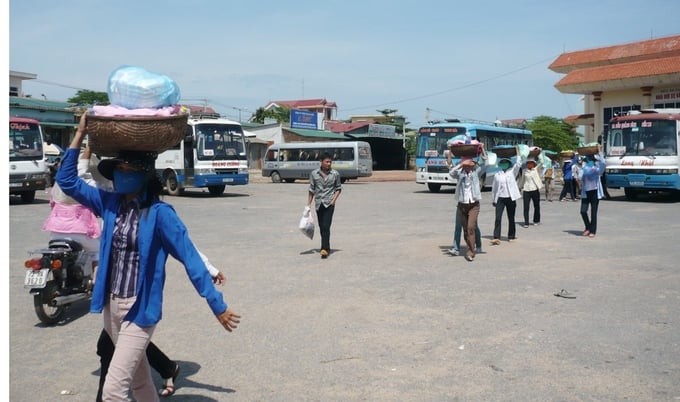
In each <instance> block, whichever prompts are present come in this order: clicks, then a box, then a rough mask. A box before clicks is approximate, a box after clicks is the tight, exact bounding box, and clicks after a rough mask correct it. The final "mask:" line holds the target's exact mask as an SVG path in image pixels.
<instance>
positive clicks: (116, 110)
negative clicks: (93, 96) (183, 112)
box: [92, 105, 180, 116]
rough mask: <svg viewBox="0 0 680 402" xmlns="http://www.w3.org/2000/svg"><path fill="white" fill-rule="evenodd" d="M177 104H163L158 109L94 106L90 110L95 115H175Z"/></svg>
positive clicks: (177, 109)
mask: <svg viewBox="0 0 680 402" xmlns="http://www.w3.org/2000/svg"><path fill="white" fill-rule="evenodd" d="M179 110H180V108H179V106H178V105H175V106H165V107H162V108H160V109H147V108H145V109H128V108H124V107H122V106H117V105H107V106H94V107H92V111H93V112H94V114H95V115H97V116H175V115H177V114H178V113H179Z"/></svg>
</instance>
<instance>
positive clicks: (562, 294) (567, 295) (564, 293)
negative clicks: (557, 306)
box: [553, 289, 576, 299]
mask: <svg viewBox="0 0 680 402" xmlns="http://www.w3.org/2000/svg"><path fill="white" fill-rule="evenodd" d="M553 294H554V295H555V296H557V297H564V298H565V299H575V298H576V296H574V295H572V294H571V293H569V292H567V291H566V290H564V289H562V290H560V291H559V292H557V293H553Z"/></svg>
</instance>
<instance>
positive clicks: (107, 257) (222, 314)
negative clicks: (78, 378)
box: [57, 113, 241, 401]
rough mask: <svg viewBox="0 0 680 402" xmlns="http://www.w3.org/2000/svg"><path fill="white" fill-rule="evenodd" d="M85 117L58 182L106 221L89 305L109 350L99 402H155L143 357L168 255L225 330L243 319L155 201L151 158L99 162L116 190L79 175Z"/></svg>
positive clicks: (135, 155) (130, 155)
mask: <svg viewBox="0 0 680 402" xmlns="http://www.w3.org/2000/svg"><path fill="white" fill-rule="evenodd" d="M86 116H87V114H86V113H83V115H82V116H81V119H80V123H79V125H78V129H77V130H76V133H75V136H74V137H73V140H72V142H71V144H70V147H69V149H68V150H67V151H66V153H65V155H64V159H63V161H62V167H61V169H59V172H58V173H57V183H58V184H59V186H60V187H61V189H62V190H63V191H64V193H65V194H66V195H68V196H70V197H73V198H74V199H75V200H76V201H78V202H79V203H81V204H82V205H84V206H86V207H88V208H90V209H91V210H92V211H93V212H95V213H96V214H97V215H98V216H101V217H102V218H103V221H104V224H103V229H102V241H101V242H100V253H99V254H100V264H99V267H98V269H97V274H96V281H95V284H94V290H93V292H92V299H91V302H90V312H93V313H102V312H103V318H104V328H105V330H106V332H107V333H108V335H109V336H110V337H111V339H112V341H113V343H114V345H115V351H114V353H113V357H112V359H111V363H110V365H109V370H108V373H107V375H106V379H105V381H104V386H103V392H102V400H103V401H125V400H127V399H128V394H129V393H130V391H132V395H133V397H134V398H135V399H136V400H138V401H158V393H157V392H156V389H155V387H154V385H153V381H152V377H151V371H150V368H149V363H148V360H147V358H146V355H145V351H146V347H147V346H148V344H149V342H150V340H151V337H152V335H153V332H154V330H155V327H156V325H157V324H158V322H159V321H160V319H161V312H162V304H163V303H162V300H163V286H164V283H165V264H166V261H167V258H168V256H169V255H172V256H173V257H174V258H175V259H177V260H178V261H179V262H181V263H182V264H183V265H184V267H185V270H186V271H187V274H188V276H189V279H190V280H191V282H192V284H193V285H194V287H195V289H196V290H197V292H198V293H199V295H201V296H202V297H204V298H205V299H206V301H207V302H208V305H209V306H210V308H211V310H212V312H213V314H215V316H216V318H217V320H218V321H219V322H220V324H221V325H222V326H223V327H224V329H225V330H227V331H229V332H231V331H233V330H234V329H236V328H237V325H238V324H239V323H240V318H241V317H240V315H238V314H236V313H234V312H233V310H231V309H230V308H229V307H228V306H227V304H226V303H225V301H224V298H223V296H222V293H221V292H219V291H218V290H216V288H215V286H214V285H213V283H212V278H211V277H210V274H209V273H208V270H207V268H206V266H205V263H204V262H203V261H202V259H201V257H200V255H199V253H198V250H197V249H196V247H195V246H194V244H193V242H192V241H191V239H190V238H189V235H188V231H187V229H186V226H185V225H184V223H183V222H182V221H181V220H180V218H179V216H178V215H177V213H176V212H175V210H174V209H173V208H172V206H170V205H169V204H167V203H164V202H162V201H160V194H161V192H162V189H163V184H162V182H161V180H160V179H159V178H158V176H157V175H156V173H155V167H154V162H155V158H156V154H155V153H151V152H142V151H120V153H119V155H118V157H116V158H111V159H104V160H102V161H101V162H100V163H99V165H98V169H99V171H100V172H101V174H102V175H103V176H104V177H106V178H107V179H109V180H112V181H113V186H114V191H115V192H108V191H105V190H101V189H97V188H94V187H92V186H90V185H89V184H87V183H85V182H84V181H83V180H82V179H80V178H79V177H78V175H77V170H76V162H77V158H78V153H79V149H80V147H81V144H82V141H83V138H84V137H85V135H86V131H87V118H86Z"/></svg>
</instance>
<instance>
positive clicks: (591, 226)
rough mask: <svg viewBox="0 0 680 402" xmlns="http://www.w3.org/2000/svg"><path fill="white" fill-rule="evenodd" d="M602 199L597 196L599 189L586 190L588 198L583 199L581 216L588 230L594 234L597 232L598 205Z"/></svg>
mask: <svg viewBox="0 0 680 402" xmlns="http://www.w3.org/2000/svg"><path fill="white" fill-rule="evenodd" d="M589 205H590V219H588V206H589ZM599 205H600V199H599V198H597V189H595V190H590V191H586V198H582V199H581V218H583V224H584V225H585V227H586V230H587V231H589V232H590V233H592V234H595V233H596V232H597V207H598V206H599Z"/></svg>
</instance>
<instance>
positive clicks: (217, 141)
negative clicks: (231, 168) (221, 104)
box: [195, 123, 246, 161]
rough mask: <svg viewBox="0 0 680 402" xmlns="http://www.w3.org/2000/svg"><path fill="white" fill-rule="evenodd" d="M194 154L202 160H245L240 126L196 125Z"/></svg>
mask: <svg viewBox="0 0 680 402" xmlns="http://www.w3.org/2000/svg"><path fill="white" fill-rule="evenodd" d="M195 129H196V144H197V148H196V151H197V152H196V154H197V158H198V160H199V161H202V160H209V161H213V160H245V159H246V148H245V141H244V137H243V130H242V129H241V126H238V125H233V124H209V123H206V124H197V125H196V126H195Z"/></svg>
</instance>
